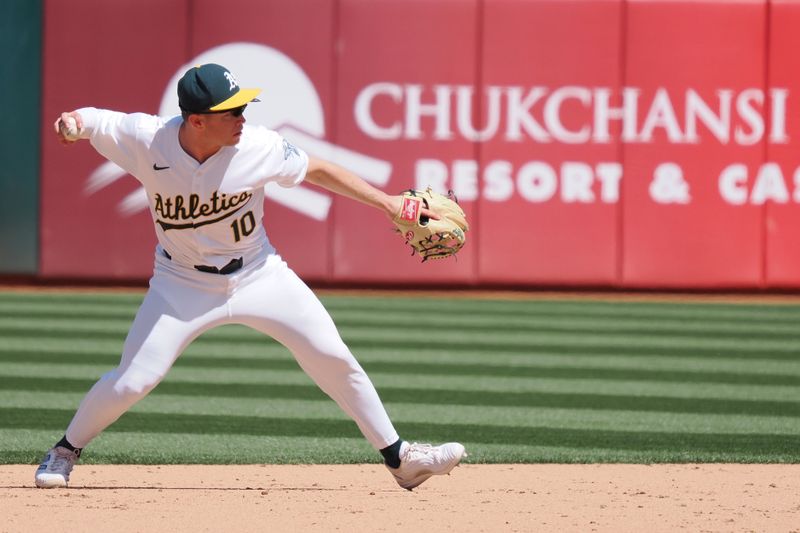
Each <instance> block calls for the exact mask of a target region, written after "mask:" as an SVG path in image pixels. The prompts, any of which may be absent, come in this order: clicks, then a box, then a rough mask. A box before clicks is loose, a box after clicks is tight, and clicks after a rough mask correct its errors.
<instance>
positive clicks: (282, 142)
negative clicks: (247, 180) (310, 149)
mask: <svg viewBox="0 0 800 533" xmlns="http://www.w3.org/2000/svg"><path fill="white" fill-rule="evenodd" d="M260 133H261V135H263V136H264V137H263V139H262V142H264V143H265V144H266V146H267V153H266V158H265V164H266V167H267V170H266V172H265V177H266V179H265V181H264V183H263V185H266V184H267V183H270V182H275V183H277V184H278V185H280V186H281V187H294V186H295V185H298V184H299V183H300V182H302V181H303V179H304V178H305V176H306V171H307V170H308V155H307V154H306V153H305V152H304V151H303V150H301V149H300V148H298V147H297V146H295V145H293V144H292V143H291V142H289V141H288V140H287V139H285V138H284V137H282V136H281V135H280V134H278V133H277V132H274V131H269V130H266V129H264V130H263V131H262V132H260Z"/></svg>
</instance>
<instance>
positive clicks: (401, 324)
mask: <svg viewBox="0 0 800 533" xmlns="http://www.w3.org/2000/svg"><path fill="white" fill-rule="evenodd" d="M76 316H79V317H80V318H79V319H78V318H74V317H76ZM133 317H134V313H133V312H130V311H125V312H114V311H111V310H106V311H103V310H99V311H96V310H86V309H83V310H81V309H77V310H76V309H72V310H70V311H69V313H68V312H67V310H50V311H48V312H35V313H34V312H16V311H15V312H9V313H0V325H2V326H3V327H10V328H13V327H14V326H18V325H19V324H24V326H23V327H33V326H30V325H29V324H36V325H38V326H39V327H41V324H42V323H43V322H42V321H45V322H44V323H46V324H48V326H49V327H48V329H52V328H58V329H60V328H62V327H65V328H66V327H71V326H68V325H69V324H72V323H75V322H81V323H80V324H79V326H78V328H79V329H81V328H88V329H87V330H86V331H89V332H91V331H94V330H96V329H97V327H98V326H97V325H96V323H89V324H87V323H85V321H86V319H88V318H96V319H102V321H103V323H107V322H109V323H113V324H114V325H115V327H117V328H119V329H120V330H122V329H126V330H127V328H128V327H130V324H131V322H132V320H133ZM333 317H334V320H335V322H336V324H337V326H338V327H339V328H341V329H343V330H348V329H355V330H358V329H364V328H374V329H375V330H381V331H387V330H399V331H401V332H408V331H409V330H410V329H414V328H416V327H417V326H419V316H418V315H417V314H414V313H402V314H401V313H397V312H391V313H386V314H380V315H376V314H375V313H363V312H347V311H342V312H337V313H335V314H334V315H333ZM425 325H426V327H428V328H431V329H436V330H437V331H446V330H451V331H456V330H458V331H465V330H466V331H470V332H472V333H479V332H483V333H486V334H497V333H501V332H503V333H507V334H516V333H525V332H536V333H574V334H581V333H592V334H597V335H615V334H620V333H624V334H627V335H633V336H648V337H658V336H669V337H670V338H689V339H690V338H703V339H705V338H724V339H748V340H759V339H761V340H767V341H776V340H784V341H791V342H800V332H798V328H797V325H796V323H784V324H775V323H772V322H768V321H765V322H763V323H748V324H746V325H745V324H741V323H736V322H731V321H728V322H725V323H708V322H700V321H697V320H674V319H663V320H658V319H626V320H620V319H618V318H609V317H602V318H591V319H577V318H570V319H565V317H556V318H553V317H535V318H531V317H496V316H486V315H481V316H475V315H437V316H432V317H428V318H426V319H425Z"/></svg>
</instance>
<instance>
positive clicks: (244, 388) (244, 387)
mask: <svg viewBox="0 0 800 533" xmlns="http://www.w3.org/2000/svg"><path fill="white" fill-rule="evenodd" d="M93 384H94V380H90V379H78V378H63V377H62V378H48V377H23V376H15V377H7V376H0V390H23V391H36V390H41V391H47V392H86V391H88V390H89V388H90V387H91V386H92V385H93ZM378 392H379V394H380V396H381V399H382V400H383V401H384V402H386V403H393V402H398V403H410V404H434V405H452V406H471V405H476V406H504V405H505V406H514V407H522V406H525V407H547V408H559V409H589V410H617V411H619V410H624V411H630V412H661V413H667V412H669V413H695V414H700V413H706V414H733V415H750V416H757V415H765V416H776V417H798V416H800V402H798V401H788V400H786V401H774V400H752V399H751V400H737V399H715V398H676V397H665V396H638V395H622V394H618V395H613V394H593V393H577V392H576V393H557V392H495V391H480V392H478V391H473V390H464V391H459V390H435V389H428V388H412V387H402V388H397V387H389V386H381V387H378ZM151 394H153V395H157V394H169V395H179V396H200V397H206V398H213V397H225V398H264V399H270V398H281V399H294V400H298V399H299V400H322V399H326V398H327V396H325V394H324V393H323V392H322V391H320V389H319V388H318V387H316V386H315V385H313V384H307V385H306V384H276V383H270V384H257V383H213V382H178V381H164V382H163V383H161V384H160V385H159V386H158V387H157V388H156V389H155V391H154V392H152V393H151ZM4 425H5V424H4V423H3V422H0V427H2V426H4Z"/></svg>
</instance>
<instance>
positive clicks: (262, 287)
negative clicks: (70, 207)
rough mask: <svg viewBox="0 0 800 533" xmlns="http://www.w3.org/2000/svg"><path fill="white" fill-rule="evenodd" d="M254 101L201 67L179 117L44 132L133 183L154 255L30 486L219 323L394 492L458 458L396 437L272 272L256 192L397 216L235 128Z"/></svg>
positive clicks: (349, 362) (286, 282) (271, 142)
mask: <svg viewBox="0 0 800 533" xmlns="http://www.w3.org/2000/svg"><path fill="white" fill-rule="evenodd" d="M259 93H260V89H245V88H241V87H240V86H239V83H238V82H237V80H236V78H235V77H234V76H233V74H231V72H230V71H228V70H227V69H226V68H224V67H222V66H220V65H216V64H205V65H201V66H197V67H193V68H191V69H189V70H188V71H187V72H186V73H185V75H184V76H183V77H182V78H181V79H180V81H179V82H178V102H179V106H180V110H181V114H180V115H178V116H175V117H170V118H165V117H158V116H152V115H147V114H142V113H134V114H124V113H119V112H115V111H108V110H102V109H95V108H91V107H87V108H82V109H78V110H76V111H72V112H65V113H62V114H61V116H60V117H59V119H58V120H57V121H56V123H55V130H56V133H57V135H58V136H59V139H60V141H61V143H63V144H71V143H72V142H75V141H76V140H78V139H88V140H89V141H90V142H91V144H92V146H93V147H94V148H95V149H96V150H97V151H98V152H99V153H100V154H101V155H103V156H104V157H106V158H107V159H109V160H111V161H113V162H114V163H116V164H117V165H119V166H120V167H122V168H123V169H125V170H126V171H128V172H129V173H130V174H132V175H133V176H134V177H136V179H138V180H139V181H140V182H141V183H142V185H143V186H144V188H145V190H146V192H147V198H148V201H149V207H150V214H151V215H152V217H153V222H154V227H155V231H156V235H157V237H158V244H157V246H156V249H155V265H154V272H153V276H152V278H151V279H150V287H149V289H148V291H147V294H146V295H145V297H144V300H143V302H142V305H141V307H140V308H139V310H138V312H137V314H136V318H135V319H134V321H133V324H132V326H131V329H130V331H129V332H128V336H127V338H126V340H125V344H124V347H123V351H122V358H121V361H120V364H119V366H118V367H117V368H115V369H114V370H111V371H110V372H108V373H106V374H105V375H103V376H102V377H101V378H100V380H99V381H97V383H95V385H94V386H93V387H92V388H91V390H89V392H88V393H87V395H86V396H85V398H84V399H83V401H82V402H81V404H80V406H79V407H78V411H77V412H76V414H75V416H74V418H73V419H72V421H71V422H70V424H69V426H68V427H67V430H66V433H65V434H64V437H63V438H62V439H61V440H60V441H59V442H58V443H56V444H55V446H54V447H53V448H51V449H50V450H49V451H48V452H47V454H46V455H45V457H44V460H43V461H42V463H41V465H40V466H39V468H38V470H37V471H36V486H38V487H65V486H66V485H67V483H68V481H69V475H70V472H71V471H72V468H73V466H74V464H75V462H76V461H77V460H78V458H79V457H80V455H81V450H82V449H83V448H84V447H85V446H86V445H88V444H89V442H91V441H92V439H94V438H95V437H96V436H97V435H98V434H99V433H100V432H101V431H103V430H104V429H105V428H107V427H108V426H109V425H110V424H112V423H113V422H114V421H116V420H117V419H118V418H119V417H120V416H121V415H122V414H123V413H125V412H126V411H127V410H128V409H130V408H131V407H132V406H133V405H134V404H135V403H136V402H138V401H139V400H141V399H142V398H144V397H145V396H146V395H147V394H148V393H149V392H150V391H151V390H153V388H155V386H156V385H158V383H159V382H160V381H161V380H162V379H163V378H164V376H165V375H166V374H167V372H168V371H169V369H170V368H171V367H172V365H173V363H174V362H175V360H176V359H177V358H178V356H179V355H180V354H181V352H182V351H183V350H184V349H185V348H186V347H187V346H188V345H189V343H191V342H192V340H194V339H195V338H196V337H197V336H199V335H200V334H201V333H203V332H205V331H207V330H209V329H211V328H213V327H216V326H219V325H222V324H230V323H238V324H244V325H247V326H250V327H252V328H254V329H256V330H258V331H261V332H263V333H264V334H266V335H269V336H271V337H273V338H275V339H276V340H278V341H279V342H280V343H281V344H283V345H284V346H286V347H287V348H288V349H289V350H290V351H291V352H292V354H293V355H294V357H295V358H296V359H297V361H298V363H299V364H300V366H301V367H302V368H303V370H304V371H305V372H306V373H307V374H308V375H309V376H310V377H311V378H312V379H313V380H314V381H315V382H316V383H317V385H318V386H319V387H320V388H321V389H322V390H323V391H324V392H325V393H326V394H328V395H329V396H330V397H331V398H333V399H334V400H335V401H336V403H337V404H338V405H339V406H340V407H341V408H342V409H343V410H344V411H345V412H346V413H347V414H348V415H349V416H350V417H351V418H352V419H353V420H354V421H355V422H356V424H357V425H358V427H359V429H360V430H361V432H362V433H363V435H364V437H366V439H367V440H368V441H369V442H370V444H372V445H373V446H374V447H375V448H376V449H377V450H380V452H381V454H382V455H383V457H384V462H385V464H386V466H387V468H388V469H389V471H390V472H391V473H392V474H393V475H394V477H395V479H396V480H397V483H398V484H399V485H400V486H401V487H403V488H406V489H409V490H411V489H413V488H414V487H416V486H417V485H419V484H420V483H422V482H424V481H425V480H426V479H428V478H429V477H431V476H432V475H436V474H446V473H448V472H450V471H451V470H452V469H453V468H454V467H455V466H456V465H457V464H458V463H459V461H460V460H461V459H462V457H463V456H464V455H465V453H464V446H462V445H461V444H458V443H447V444H443V445H440V446H432V445H429V444H417V443H409V442H406V441H404V440H402V439H401V438H400V437H399V435H398V434H397V431H395V428H394V426H393V425H392V422H391V421H390V420H389V417H388V415H387V413H386V411H385V409H384V407H383V404H382V403H381V400H380V398H379V397H378V394H377V392H376V391H375V388H374V386H373V385H372V382H371V381H370V379H369V377H367V375H366V373H365V372H364V370H363V369H362V368H361V366H360V365H359V363H358V362H357V361H356V359H355V358H354V357H353V355H352V354H351V353H350V350H349V349H348V347H347V346H346V345H345V344H344V342H343V341H342V339H341V337H340V336H339V333H338V331H337V329H336V326H335V325H334V323H333V321H332V319H331V317H330V315H329V314H328V312H327V311H326V310H325V308H324V307H323V306H322V304H321V303H320V301H319V300H318V299H317V297H316V296H315V295H314V294H313V293H312V291H311V290H310V289H309V288H308V287H307V286H306V285H305V284H304V283H303V282H302V281H301V280H300V279H299V278H298V276H297V275H296V274H295V273H294V272H293V271H292V270H291V269H290V268H289V267H288V266H287V264H286V263H285V262H284V261H283V260H282V259H281V257H280V255H278V253H277V252H276V250H275V248H274V247H273V246H272V245H271V244H270V241H269V239H268V238H267V234H266V232H265V230H264V227H263V225H262V216H263V209H264V186H265V185H266V184H267V183H269V182H276V183H278V184H279V185H280V186H283V187H294V186H296V185H298V184H299V183H300V182H302V181H304V180H305V181H306V182H308V183H312V184H314V185H317V186H320V187H324V188H325V189H328V190H330V191H332V192H334V193H337V194H340V195H343V196H346V197H349V198H351V199H353V200H356V201H359V202H362V203H364V204H367V205H369V206H372V207H375V208H377V209H378V210H380V211H383V212H384V213H385V214H386V215H388V216H389V217H390V218H392V217H394V216H395V215H396V214H398V213H399V212H400V206H401V197H400V196H390V195H387V194H386V193H384V192H382V191H380V190H378V189H376V188H374V187H372V186H371V185H369V184H368V183H367V182H366V181H364V180H362V179H361V178H359V177H357V176H356V175H354V174H352V173H350V172H348V171H347V170H345V169H343V168H340V167H338V166H336V165H334V164H332V163H329V162H326V161H322V160H319V159H315V158H312V157H309V156H308V155H306V154H305V153H304V152H303V150H301V149H300V148H298V147H296V146H293V145H292V144H291V143H289V142H288V141H287V140H286V139H284V138H282V137H281V136H280V135H279V134H278V133H276V132H274V131H271V130H269V129H267V128H265V127H261V126H257V127H253V126H249V125H246V124H245V117H244V114H243V113H244V111H245V108H246V107H247V105H248V104H250V103H251V102H257V101H258V100H257V98H256V97H257V96H258V94H259ZM424 214H425V215H426V216H430V217H432V218H434V219H437V218H438V215H437V214H436V213H434V212H431V211H428V212H427V213H424Z"/></svg>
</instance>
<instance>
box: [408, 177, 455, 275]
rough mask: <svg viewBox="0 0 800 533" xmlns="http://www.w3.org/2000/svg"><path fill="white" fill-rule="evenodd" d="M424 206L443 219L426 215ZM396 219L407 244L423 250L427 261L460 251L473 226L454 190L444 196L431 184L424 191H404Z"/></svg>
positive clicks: (415, 250)
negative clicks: (436, 191) (470, 226)
mask: <svg viewBox="0 0 800 533" xmlns="http://www.w3.org/2000/svg"><path fill="white" fill-rule="evenodd" d="M423 207H424V208H427V209H429V210H431V211H433V212H434V213H436V214H437V215H439V216H440V217H441V219H439V220H434V219H432V218H430V217H427V216H423V215H422V208H423ZM393 222H394V225H395V227H396V228H397V232H398V233H400V235H402V236H403V238H405V240H406V244H408V245H410V246H411V248H413V249H414V252H412V255H413V254H414V253H419V255H420V257H422V262H423V263H424V262H425V261H427V260H428V259H442V258H444V257H450V256H452V255H455V254H456V253H458V251H459V250H460V249H461V247H462V246H464V242H465V241H466V238H467V237H466V232H467V231H468V230H469V224H467V217H466V215H465V214H464V211H463V210H462V209H461V208H460V207H459V206H458V203H456V199H455V196H454V195H453V191H450V192H449V193H448V195H447V196H443V195H441V194H439V193H435V192H433V191H432V190H431V188H430V187H428V188H427V189H426V190H424V191H415V190H409V191H406V192H404V193H403V202H402V204H401V207H400V212H399V213H398V214H397V215H396V216H395V217H394V219H393Z"/></svg>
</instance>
